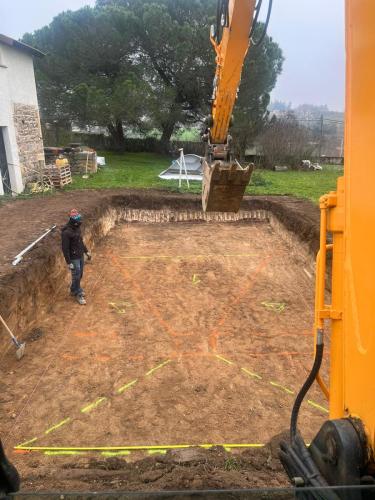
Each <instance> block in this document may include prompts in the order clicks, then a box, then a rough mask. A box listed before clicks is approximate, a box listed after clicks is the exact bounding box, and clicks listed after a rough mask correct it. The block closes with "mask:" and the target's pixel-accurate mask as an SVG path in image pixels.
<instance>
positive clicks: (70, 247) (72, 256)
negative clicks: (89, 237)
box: [61, 208, 91, 306]
mask: <svg viewBox="0 0 375 500" xmlns="http://www.w3.org/2000/svg"><path fill="white" fill-rule="evenodd" d="M81 223H82V216H81V214H80V213H79V212H78V210H76V209H75V208H73V209H72V210H71V211H70V214H69V222H68V223H67V224H66V225H65V226H64V227H63V228H62V231H61V240H62V251H63V254H64V258H65V261H66V263H67V264H68V267H69V269H70V271H71V273H72V284H71V286H70V294H71V295H72V296H73V297H76V299H77V301H78V303H79V304H81V305H82V306H83V305H85V304H86V300H85V292H84V291H83V290H82V288H81V279H82V276H83V267H84V263H85V258H84V254H86V255H87V258H88V260H91V253H90V252H89V251H88V250H87V248H86V245H85V244H84V242H83V239H82V235H81Z"/></svg>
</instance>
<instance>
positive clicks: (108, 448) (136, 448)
mask: <svg viewBox="0 0 375 500" xmlns="http://www.w3.org/2000/svg"><path fill="white" fill-rule="evenodd" d="M213 446H222V447H223V448H263V447H264V446H265V445H264V444H263V443H241V444H237V443H228V444H227V443H224V444H223V443H205V444H172V445H154V446H147V445H144V446H142V445H140V446H86V447H85V446H76V447H74V446H65V447H63V446H61V447H58V446H54V447H53V446H27V447H20V446H15V447H14V449H15V450H29V451H142V450H182V449H185V448H191V447H199V448H212V447H213Z"/></svg>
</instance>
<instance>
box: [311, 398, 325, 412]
mask: <svg viewBox="0 0 375 500" xmlns="http://www.w3.org/2000/svg"><path fill="white" fill-rule="evenodd" d="M307 402H308V404H309V405H311V406H313V407H314V408H318V410H322V411H324V412H325V413H329V410H328V409H327V408H324V406H321V405H319V404H318V403H315V401H311V399H308V400H307Z"/></svg>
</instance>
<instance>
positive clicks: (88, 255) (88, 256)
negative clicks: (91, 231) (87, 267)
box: [86, 252, 92, 260]
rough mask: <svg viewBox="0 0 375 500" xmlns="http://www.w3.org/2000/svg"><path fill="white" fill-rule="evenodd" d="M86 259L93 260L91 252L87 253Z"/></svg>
mask: <svg viewBox="0 0 375 500" xmlns="http://www.w3.org/2000/svg"><path fill="white" fill-rule="evenodd" d="M86 257H87V260H91V258H92V256H91V252H86Z"/></svg>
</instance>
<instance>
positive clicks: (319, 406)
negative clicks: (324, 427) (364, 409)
mask: <svg viewBox="0 0 375 500" xmlns="http://www.w3.org/2000/svg"><path fill="white" fill-rule="evenodd" d="M215 357H216V358H218V359H220V360H221V361H224V362H225V363H228V364H229V365H234V366H237V365H236V363H233V362H232V361H229V360H228V359H226V358H223V357H222V356H219V355H218V354H216V355H215ZM241 371H243V372H245V373H247V374H248V375H250V376H251V377H254V378H257V379H259V380H262V377H261V376H260V375H258V374H257V373H254V372H251V371H250V370H247V369H246V368H241ZM269 383H270V384H271V385H272V386H274V387H277V388H278V389H282V390H283V391H284V392H286V393H288V394H295V392H294V391H293V390H292V389H289V388H288V387H285V386H284V385H281V384H278V383H277V382H274V381H272V380H270V381H269ZM307 403H308V404H309V405H311V406H313V407H314V408H317V409H318V410H321V411H323V412H324V413H329V410H328V409H327V408H324V406H321V405H319V404H318V403H315V401H311V400H310V399H309V400H308V401H307Z"/></svg>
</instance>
